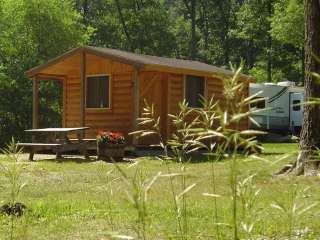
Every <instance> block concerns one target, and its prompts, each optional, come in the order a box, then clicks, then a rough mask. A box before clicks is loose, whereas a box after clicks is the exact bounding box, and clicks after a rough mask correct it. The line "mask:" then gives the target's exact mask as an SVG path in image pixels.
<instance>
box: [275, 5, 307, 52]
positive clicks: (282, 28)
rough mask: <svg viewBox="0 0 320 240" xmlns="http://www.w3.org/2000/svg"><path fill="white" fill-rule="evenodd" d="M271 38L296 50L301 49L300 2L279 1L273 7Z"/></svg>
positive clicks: (302, 19)
mask: <svg viewBox="0 0 320 240" xmlns="http://www.w3.org/2000/svg"><path fill="white" fill-rule="evenodd" d="M271 24H272V31H271V34H272V36H273V37H274V38H275V39H276V40H278V41H280V42H282V43H284V44H291V45H293V46H294V47H296V48H303V41H304V11H303V1H302V0H281V1H278V2H276V3H275V5H274V15H273V16H272V18H271Z"/></svg>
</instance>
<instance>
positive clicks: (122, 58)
mask: <svg viewBox="0 0 320 240" xmlns="http://www.w3.org/2000/svg"><path fill="white" fill-rule="evenodd" d="M81 51H85V52H87V53H91V54H95V55H98V56H100V57H105V58H110V59H112V60H115V61H119V62H122V63H125V64H129V65H132V66H135V67H137V68H144V67H145V66H156V67H165V68H171V69H172V68H174V69H180V70H192V71H197V72H203V73H207V74H208V73H209V74H211V73H212V74H214V73H215V74H222V75H231V74H232V72H231V71H230V70H227V69H224V68H219V67H216V66H213V65H209V64H206V63H202V62H199V61H191V60H182V59H175V58H166V57H157V56H150V55H144V54H137V53H132V52H127V51H122V50H118V49H111V48H101V47H92V46H83V47H79V48H75V49H72V50H70V51H68V52H66V53H64V54H62V55H60V56H58V57H56V58H54V59H51V60H49V61H48V62H47V63H45V64H42V65H40V66H37V67H35V68H32V69H30V70H28V71H27V72H26V74H27V75H28V76H34V75H35V74H37V73H38V72H40V71H41V70H43V69H45V68H47V67H49V66H51V65H54V64H56V63H58V62H59V61H61V60H63V59H65V58H67V57H70V56H72V55H73V54H76V53H79V52H81Z"/></svg>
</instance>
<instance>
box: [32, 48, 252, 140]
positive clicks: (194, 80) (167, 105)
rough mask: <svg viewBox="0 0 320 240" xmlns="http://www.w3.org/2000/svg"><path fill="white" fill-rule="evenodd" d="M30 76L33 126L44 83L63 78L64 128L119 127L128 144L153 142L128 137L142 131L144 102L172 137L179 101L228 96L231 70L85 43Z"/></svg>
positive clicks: (193, 102)
mask: <svg viewBox="0 0 320 240" xmlns="http://www.w3.org/2000/svg"><path fill="white" fill-rule="evenodd" d="M26 75H27V76H28V77H29V78H30V79H32V80H33V128H38V114H39V106H38V105H39V81H41V80H59V81H61V83H62V84H63V116H62V126H63V127H81V126H87V127H89V128H90V129H89V130H88V131H87V132H86V136H85V138H91V139H92V138H93V139H95V137H96V134H97V132H98V130H100V129H104V130H110V131H120V132H123V133H124V134H125V136H127V141H128V142H130V143H133V144H135V145H139V144H140V145H141V144H143V145H146V144H150V143H151V142H152V141H153V140H150V139H149V140H150V141H149V142H148V141H143V140H137V139H134V138H131V137H128V133H129V132H131V131H134V130H136V129H137V120H136V119H137V118H138V117H139V115H140V113H141V112H142V108H143V105H144V100H146V101H147V102H148V103H153V104H154V106H155V111H156V113H157V115H159V116H160V117H161V123H160V125H161V132H162V135H163V136H164V138H167V137H168V136H169V135H170V134H171V131H172V128H171V127H170V124H169V119H168V114H169V113H170V114H174V113H176V112H177V111H178V103H179V102H182V101H183V99H186V101H187V102H188V103H189V106H190V107H200V105H199V104H200V102H199V96H200V95H202V96H205V97H210V96H212V95H214V96H215V98H217V99H223V78H224V77H226V76H230V75H232V72H231V71H229V70H226V69H224V68H218V67H215V66H212V65H208V64H205V63H202V62H199V61H190V60H181V59H173V58H164V57H157V56H150V55H142V54H136V53H131V52H126V51H122V50H117V49H110V48H100V47H92V46H83V47H78V48H75V49H72V50H70V51H68V52H66V53H64V54H62V55H60V56H58V57H56V58H54V59H51V60H49V61H48V62H47V63H44V64H42V65H40V66H37V67H34V68H32V69H30V70H28V71H27V72H26ZM243 76H244V79H246V80H248V79H249V78H250V77H249V76H245V75H243ZM246 82H248V85H249V81H246ZM245 94H246V95H247V94H248V91H247V92H246V93H245ZM241 127H242V128H247V127H248V122H247V121H243V122H242V124H241Z"/></svg>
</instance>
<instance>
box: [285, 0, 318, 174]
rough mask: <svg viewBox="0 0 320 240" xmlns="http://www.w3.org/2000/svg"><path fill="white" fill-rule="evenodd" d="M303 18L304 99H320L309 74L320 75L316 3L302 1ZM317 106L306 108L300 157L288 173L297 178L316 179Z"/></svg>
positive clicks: (310, 0) (313, 77)
mask: <svg viewBox="0 0 320 240" xmlns="http://www.w3.org/2000/svg"><path fill="white" fill-rule="evenodd" d="M304 14H305V72H306V75H305V98H306V100H312V99H315V98H317V99H319V98H320V85H319V82H317V81H316V79H315V76H314V75H313V73H315V72H318V73H319V72H320V62H319V61H317V60H316V58H315V56H320V1H319V0H304ZM319 122H320V106H319V105H311V104H310V105H306V106H305V107H304V119H303V126H302V132H301V139H300V154H299V156H298V159H297V161H296V162H295V164H294V165H293V166H292V168H291V169H289V171H293V172H294V173H296V174H297V175H302V174H304V175H316V174H318V173H319V168H320V162H319V159H318V158H317V157H316V151H317V150H318V148H319V147H320V127H319Z"/></svg>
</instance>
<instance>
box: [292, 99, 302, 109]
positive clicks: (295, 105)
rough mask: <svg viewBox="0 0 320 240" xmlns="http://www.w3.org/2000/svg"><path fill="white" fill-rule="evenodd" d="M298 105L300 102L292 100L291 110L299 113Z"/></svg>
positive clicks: (299, 107) (299, 106)
mask: <svg viewBox="0 0 320 240" xmlns="http://www.w3.org/2000/svg"><path fill="white" fill-rule="evenodd" d="M300 103H301V101H300V100H293V101H292V105H293V107H292V110H293V111H300V110H301V105H299V104H300Z"/></svg>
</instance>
